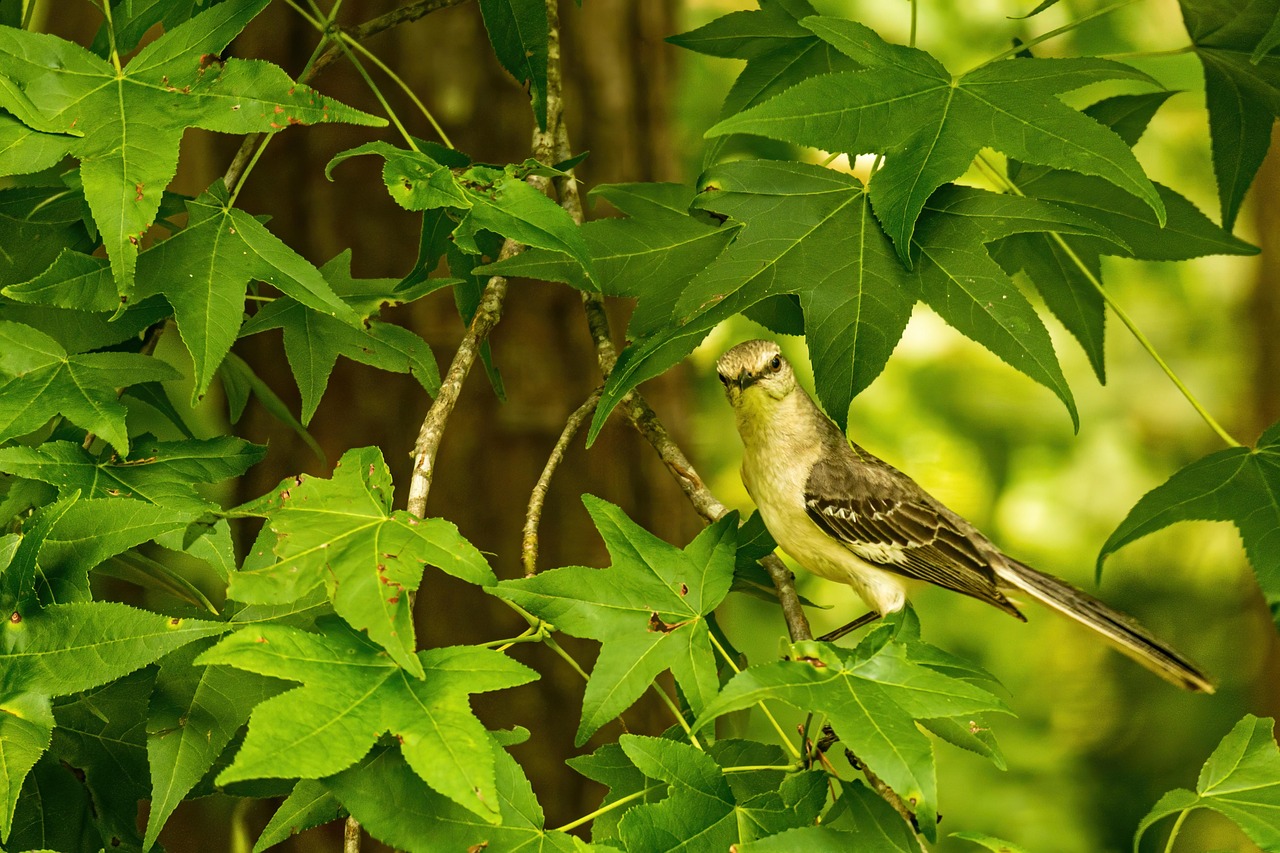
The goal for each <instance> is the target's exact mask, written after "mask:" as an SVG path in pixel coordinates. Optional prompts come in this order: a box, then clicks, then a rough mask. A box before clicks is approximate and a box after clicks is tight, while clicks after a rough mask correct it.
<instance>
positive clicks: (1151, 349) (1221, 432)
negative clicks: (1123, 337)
mask: <svg viewBox="0 0 1280 853" xmlns="http://www.w3.org/2000/svg"><path fill="white" fill-rule="evenodd" d="M976 162H977V163H978V166H979V168H981V169H982V170H983V171H984V172H986V174H987V176H988V177H990V178H991V179H992V180H994V181H995V182H996V183H997V184H999V185H1000V186H1002V187H1004V188H1005V189H1007V190H1008V191H1009V192H1011V193H1013V194H1014V195H1018V196H1025V195H1026V194H1025V193H1023V192H1022V189H1021V188H1020V187H1019V186H1018V185H1017V184H1015V183H1014V182H1013V181H1011V180H1009V177H1008V175H1005V174H1004V173H1002V172H1001V171H1000V170H999V169H997V168H996V167H995V165H994V164H993V163H992V162H991V161H990V160H989V159H988V158H987V155H986V154H984V153H979V154H978V159H977V161H976ZM1047 233H1048V234H1049V237H1050V238H1051V239H1052V240H1053V241H1054V242H1055V243H1057V244H1058V247H1059V248H1060V249H1062V251H1063V252H1064V253H1066V255H1067V257H1068V258H1070V259H1071V262H1072V263H1073V264H1075V265H1076V267H1077V268H1079V270H1080V272H1081V274H1082V275H1084V277H1085V278H1086V279H1087V280H1088V281H1089V283H1090V284H1091V285H1093V288H1094V290H1096V291H1098V293H1099V295H1101V296H1102V300H1103V301H1104V302H1105V303H1106V304H1107V307H1108V308H1110V309H1111V310H1112V312H1114V313H1115V315H1116V316H1117V317H1118V318H1120V322H1121V323H1123V324H1124V326H1125V328H1126V329H1128V330H1129V333H1130V334H1132V335H1133V337H1134V338H1135V339H1136V340H1137V341H1138V344H1139V345H1140V346H1141V347H1142V348H1143V349H1145V350H1146V351H1147V354H1148V355H1149V356H1151V358H1152V360H1153V361H1155V363H1156V364H1157V365H1158V366H1159V367H1160V369H1161V370H1163V371H1164V374H1165V376H1167V377H1169V381H1170V382H1172V383H1173V384H1174V387H1176V388H1177V389H1178V391H1180V392H1181V393H1182V396H1183V397H1185V398H1186V400H1187V402H1188V403H1190V404H1191V408H1193V409H1195V410H1196V413H1197V414H1198V415H1200V417H1201V418H1202V419H1203V420H1204V422H1205V423H1206V424H1208V425H1209V428H1210V429H1211V430H1213V431H1214V432H1215V433H1217V435H1218V437H1219V438H1221V439H1222V440H1223V441H1224V442H1226V444H1227V446H1228V447H1240V446H1241V444H1240V442H1238V441H1236V440H1235V438H1233V437H1232V435H1231V433H1229V432H1227V431H1226V430H1225V429H1224V428H1223V427H1222V424H1220V423H1218V421H1217V420H1216V419H1215V418H1214V417H1213V415H1211V414H1210V413H1209V410H1208V409H1206V408H1205V407H1204V406H1203V405H1202V404H1201V403H1200V401H1199V400H1198V399H1197V398H1196V396H1195V394H1192V393H1191V389H1190V388H1188V387H1187V386H1186V384H1184V383H1183V381H1182V380H1181V379H1180V378H1179V377H1178V374H1176V373H1174V372H1173V368H1172V367H1170V366H1169V363H1168V362H1166V361H1165V360H1164V358H1163V357H1162V356H1161V355H1160V353H1159V352H1158V351H1157V350H1156V348H1155V345H1154V344H1152V343H1151V341H1150V339H1149V338H1147V336H1146V335H1145V334H1143V332H1142V330H1141V329H1139V328H1138V325H1137V323H1135V322H1134V321H1133V318H1132V317H1130V316H1129V314H1128V313H1127V312H1126V311H1125V310H1124V309H1123V308H1121V307H1120V304H1119V303H1117V302H1116V301H1115V299H1114V298H1113V297H1112V296H1111V294H1110V292H1108V290H1107V289H1106V288H1105V287H1103V286H1102V282H1101V281H1099V280H1098V277H1097V276H1096V275H1094V274H1093V271H1092V270H1090V269H1089V266H1088V264H1086V263H1085V262H1084V261H1083V260H1082V259H1081V258H1080V256H1079V255H1077V254H1076V252H1075V250H1074V249H1072V248H1071V245H1070V244H1069V243H1068V242H1067V241H1066V239H1065V238H1064V237H1063V236H1062V235H1061V234H1059V233H1058V232H1056V231H1049V232H1047Z"/></svg>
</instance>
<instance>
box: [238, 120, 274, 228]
mask: <svg viewBox="0 0 1280 853" xmlns="http://www.w3.org/2000/svg"><path fill="white" fill-rule="evenodd" d="M275 138H276V135H275V134H274V133H268V134H264V135H263V137H262V141H261V142H259V143H258V147H257V149H256V150H254V152H253V156H252V157H250V158H249V162H248V163H246V164H245V167H244V169H242V170H241V171H240V175H239V177H238V178H237V179H236V185H235V187H233V188H231V195H230V196H229V197H228V198H227V209H228V210H230V209H231V208H233V207H235V206H236V199H237V198H238V197H239V195H240V190H241V189H243V188H244V179H245V178H247V177H249V173H250V172H252V171H253V167H254V166H256V165H258V159H259V158H260V157H262V152H263V151H266V150H267V145H269V144H270V143H271V140H273V139H275Z"/></svg>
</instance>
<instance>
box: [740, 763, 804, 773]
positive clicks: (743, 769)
mask: <svg viewBox="0 0 1280 853" xmlns="http://www.w3.org/2000/svg"><path fill="white" fill-rule="evenodd" d="M799 769H800V765H799V764H743V765H741V766H738V767H721V768H720V772H721V773H749V772H751V771H754V770H783V771H785V772H787V773H794V772H795V771H797V770H799Z"/></svg>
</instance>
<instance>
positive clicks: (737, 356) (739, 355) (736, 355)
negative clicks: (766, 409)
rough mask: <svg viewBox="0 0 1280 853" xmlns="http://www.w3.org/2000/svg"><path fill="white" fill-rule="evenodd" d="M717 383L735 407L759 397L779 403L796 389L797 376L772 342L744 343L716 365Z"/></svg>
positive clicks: (724, 356)
mask: <svg viewBox="0 0 1280 853" xmlns="http://www.w3.org/2000/svg"><path fill="white" fill-rule="evenodd" d="M716 372H717V373H718V374H720V384H722V385H724V393H725V396H727V397H728V398H729V402H730V403H732V404H733V406H734V407H735V408H738V407H741V406H742V405H744V404H747V403H748V402H749V401H751V400H753V399H756V400H761V401H762V402H763V397H762V396H761V395H767V396H768V397H771V398H773V399H775V400H781V399H782V398H784V397H786V396H787V395H788V394H790V393H791V392H792V391H794V390H795V389H796V374H795V372H794V371H793V370H792V369H791V365H790V364H789V363H788V362H787V360H786V359H785V358H783V356H782V352H781V350H779V349H778V345H777V344H775V343H774V342H773V341H747V342H746V343H742V344H738V345H737V346H736V347H734V348H733V349H731V350H729V351H728V352H726V353H725V354H724V355H722V356H720V360H719V361H717V362H716Z"/></svg>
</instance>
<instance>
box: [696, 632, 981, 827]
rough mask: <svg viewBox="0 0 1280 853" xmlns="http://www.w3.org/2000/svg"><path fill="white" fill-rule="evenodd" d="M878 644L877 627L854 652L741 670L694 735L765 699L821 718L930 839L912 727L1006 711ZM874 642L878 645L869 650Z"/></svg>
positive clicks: (922, 753) (924, 778)
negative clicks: (910, 810)
mask: <svg viewBox="0 0 1280 853" xmlns="http://www.w3.org/2000/svg"><path fill="white" fill-rule="evenodd" d="M886 628H887V626H886ZM884 641H885V636H884V629H882V631H877V632H873V633H872V634H869V635H868V636H867V638H865V639H864V640H863V642H862V644H860V645H859V647H858V648H857V649H852V650H846V649H840V648H838V647H836V646H833V645H831V644H829V643H813V644H812V645H810V644H805V646H804V647H803V648H802V647H797V648H796V649H795V650H794V653H793V655H792V657H793V659H791V660H785V661H778V662H776V663H768V664H763V665H759V666H754V667H751V668H750V669H746V670H743V671H742V672H741V673H739V674H738V675H735V676H734V677H733V678H732V679H731V680H730V681H729V683H728V684H726V685H725V686H724V688H723V689H722V690H721V692H720V695H719V696H717V697H716V698H715V699H714V700H713V701H712V702H711V704H710V705H709V706H708V707H707V708H706V709H705V710H704V711H703V713H702V714H701V715H700V716H699V717H698V720H697V721H696V722H695V724H694V726H695V729H696V728H702V727H704V726H706V725H707V724H708V723H709V722H710V721H711V720H713V719H715V718H716V717H718V716H720V715H722V714H725V713H728V712H729V711H736V710H740V709H742V708H748V707H750V706H752V705H754V704H755V703H756V702H758V701H761V700H764V699H772V700H778V701H782V702H786V703H787V704H790V705H793V706H795V707H797V708H801V709H803V710H807V711H815V712H819V713H824V714H826V715H827V717H828V719H829V720H830V722H831V724H832V726H833V727H834V729H835V731H836V733H837V734H838V735H839V736H840V738H841V740H842V741H843V742H844V743H845V744H846V745H847V746H848V747H849V748H850V749H852V750H853V752H854V754H855V755H857V756H858V758H859V760H861V761H863V762H865V763H866V765H867V766H868V767H870V768H871V769H872V770H874V771H875V772H876V774H877V775H879V776H880V777H881V778H882V779H884V780H885V783H886V784H888V785H889V787H891V788H893V790H894V791H896V792H898V794H899V795H900V796H901V797H902V798H903V799H904V800H906V801H908V802H913V803H916V804H917V805H916V815H917V817H918V819H919V824H920V827H921V831H922V832H923V833H924V834H925V836H926V837H928V838H930V839H931V840H932V839H933V838H934V837H935V834H936V828H935V827H936V813H937V781H936V777H935V769H934V762H933V748H932V745H931V744H930V743H929V741H928V739H927V738H925V736H924V735H923V734H921V732H920V730H919V729H918V728H917V727H916V723H915V721H916V720H920V719H930V718H935V717H953V716H957V715H962V714H971V713H975V712H979V711H1003V710H1006V709H1005V707H1004V703H1002V702H1001V701H1000V700H999V699H998V698H996V697H995V696H994V695H992V694H991V693H989V692H987V691H986V690H983V689H982V688H979V687H977V686H975V685H973V684H970V683H969V682H966V681H962V680H960V679H957V678H953V677H951V676H948V675H944V674H942V673H941V672H938V671H936V670H934V669H932V668H930V667H928V666H924V665H921V664H919V663H916V662H914V661H912V660H911V658H910V654H909V652H908V648H909V647H908V645H907V644H905V643H903V642H902V641H901V640H900V639H895V640H890V641H888V642H884ZM876 643H883V645H882V646H880V647H879V648H878V649H876V650H875V651H874V652H873V651H871V650H872V649H874V648H875V644H876Z"/></svg>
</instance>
